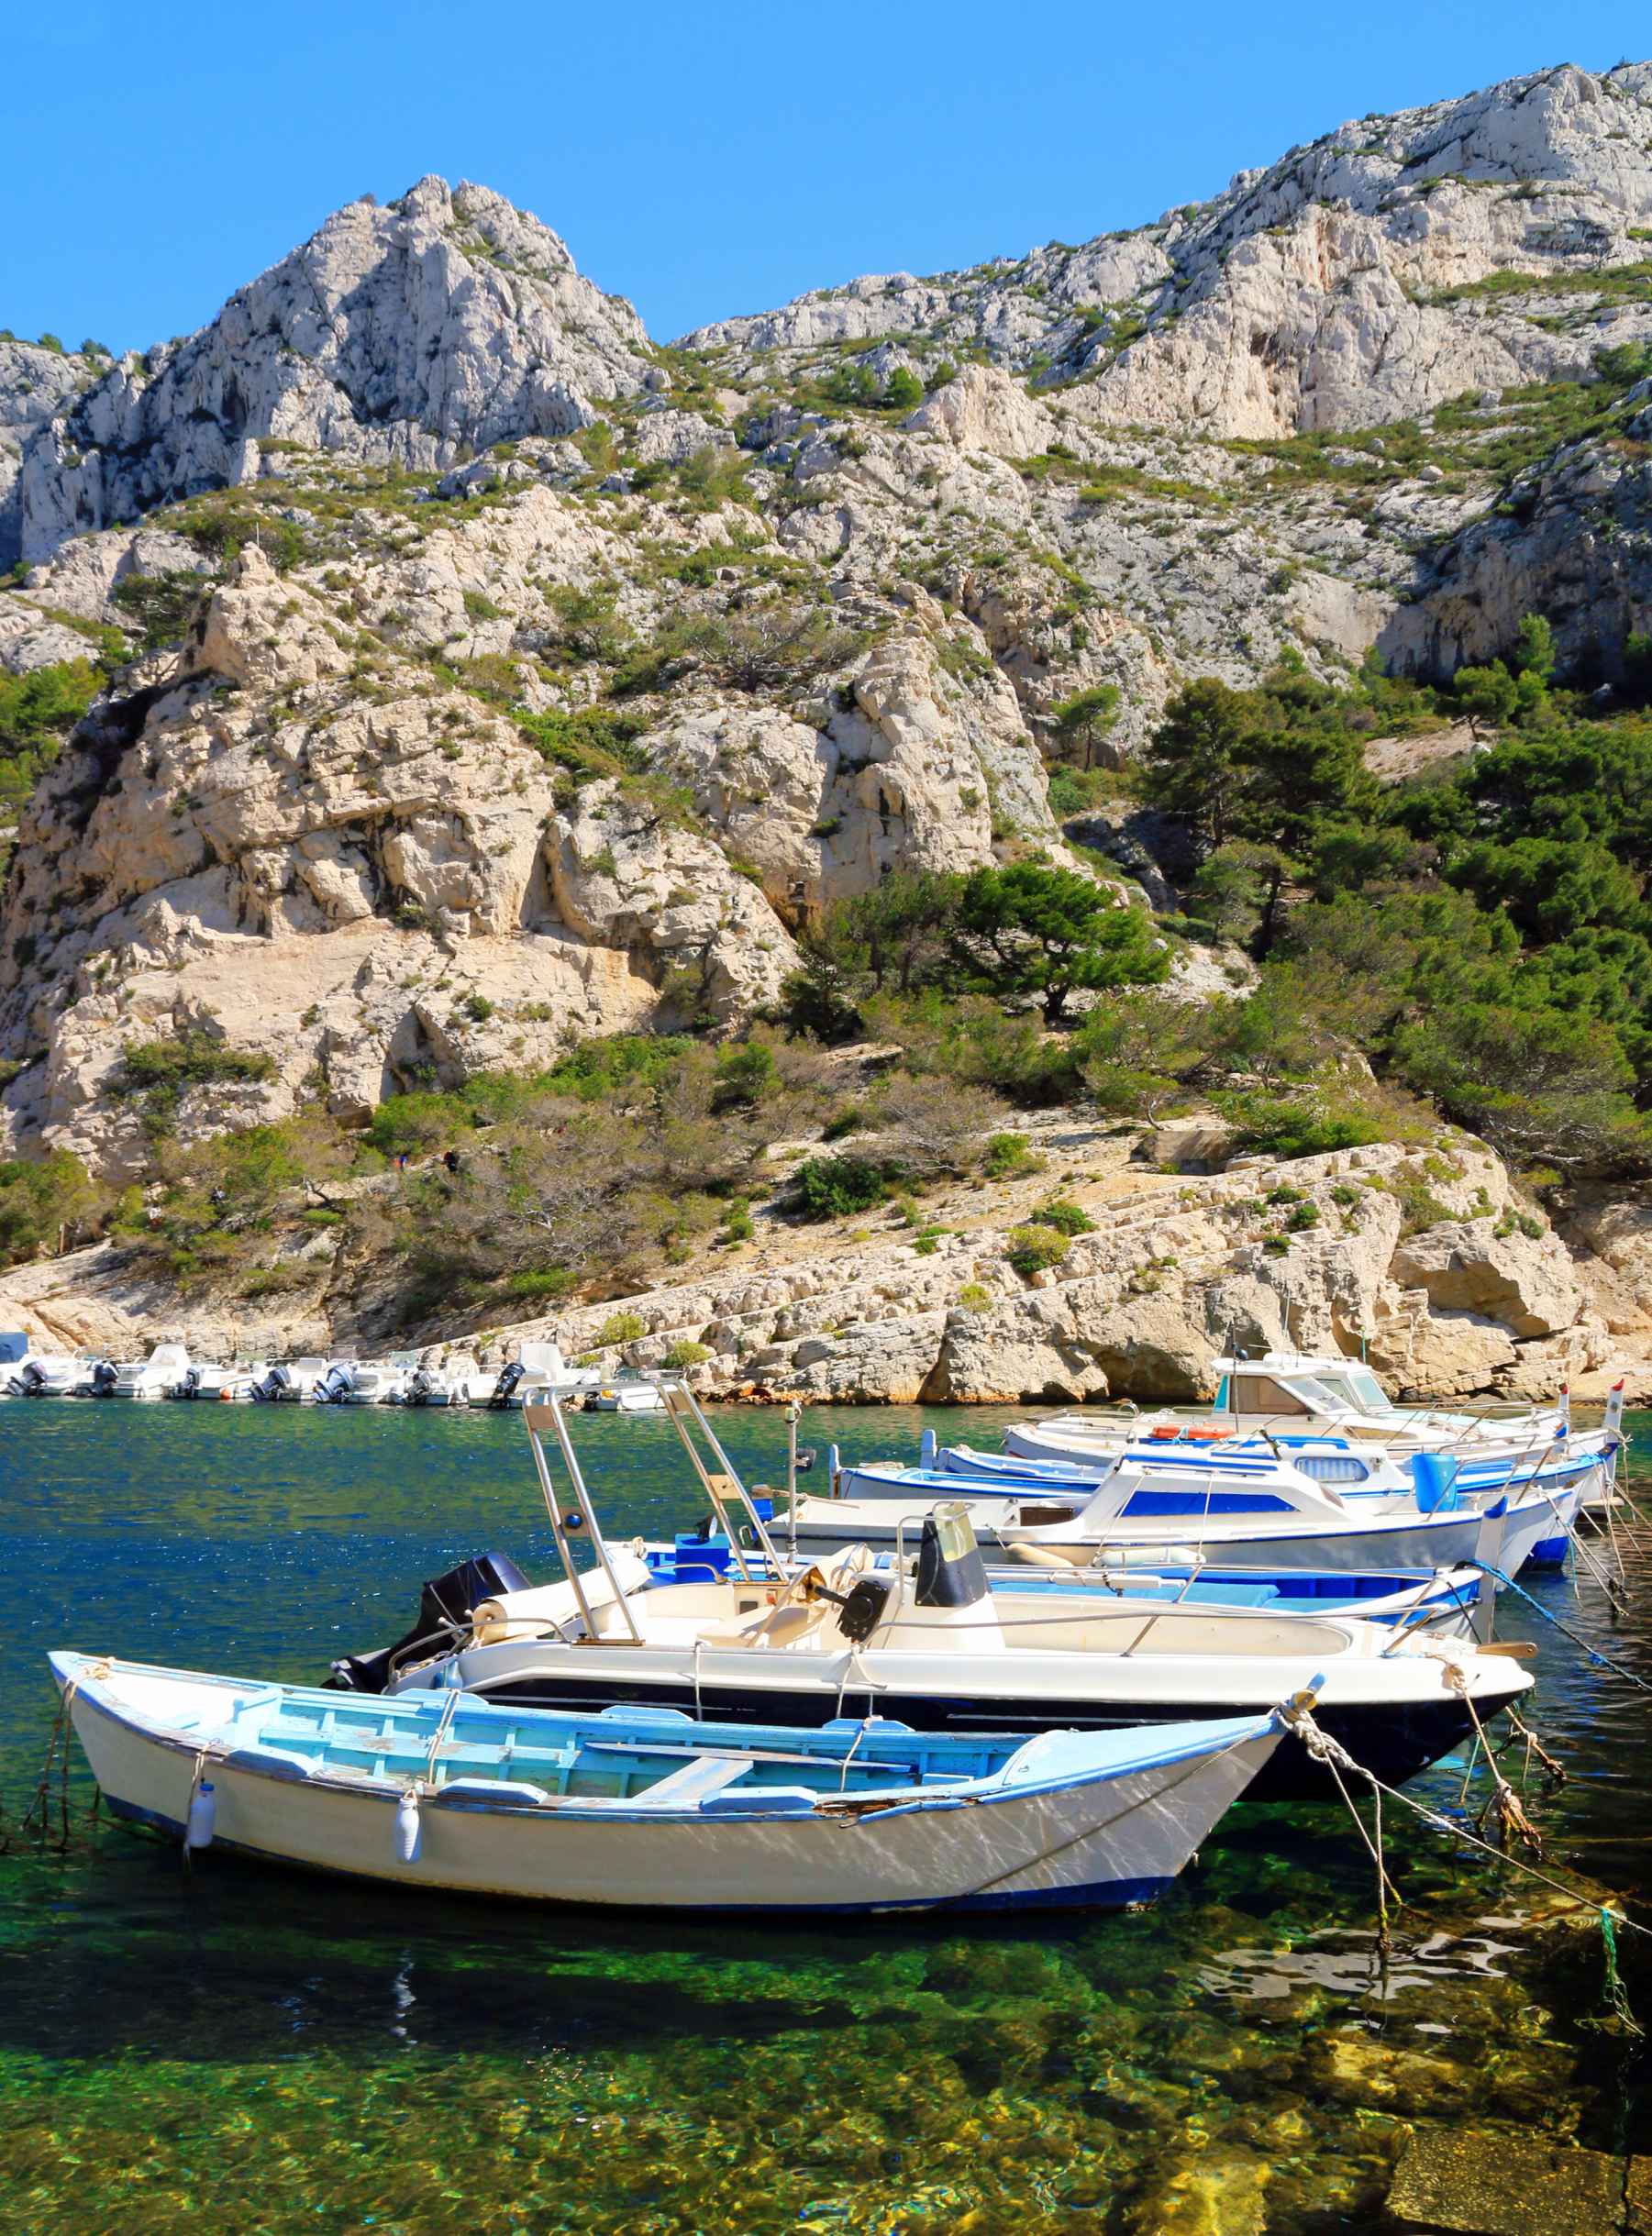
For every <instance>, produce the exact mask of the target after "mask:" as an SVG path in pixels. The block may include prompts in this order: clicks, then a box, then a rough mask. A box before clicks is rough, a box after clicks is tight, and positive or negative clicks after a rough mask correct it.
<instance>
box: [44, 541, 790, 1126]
mask: <svg viewBox="0 0 1652 2236" xmlns="http://www.w3.org/2000/svg"><path fill="white" fill-rule="evenodd" d="M340 634H341V633H340V632H338V631H337V629H336V627H335V625H332V624H331V623H330V621H329V619H328V616H327V609H326V607H325V606H324V605H322V604H321V603H318V602H317V601H316V599H315V598H314V597H313V596H312V595H311V594H310V593H308V592H305V591H304V590H303V589H302V588H300V587H299V586H298V585H296V584H295V583H294V582H293V581H290V580H288V581H283V580H281V579H280V578H278V577H277V576H276V575H275V574H274V573H273V572H272V569H271V567H270V564H269V562H268V560H267V559H264V558H263V557H262V555H261V553H260V552H258V551H257V550H256V549H251V550H249V551H248V552H247V553H246V554H245V555H244V556H243V558H242V559H241V562H240V565H239V567H238V571H237V574H236V576H235V578H234V580H233V581H230V582H228V583H227V584H226V585H224V586H223V587H222V588H220V589H219V590H218V591H217V592H216V593H215V595H214V596H213V598H212V601H211V603H210V604H209V606H208V608H207V611H206V613H205V616H204V619H203V624H202V626H201V629H200V632H199V635H198V638H197V640H195V641H193V642H192V643H191V645H190V646H189V647H188V648H186V650H185V652H184V655H183V658H182V659H181V660H179V661H178V662H176V663H175V665H174V667H173V669H172V671H171V672H170V673H168V674H165V675H163V677H162V678H161V681H158V682H156V683H154V684H152V685H150V687H149V688H147V689H146V690H144V691H142V692H138V693H137V694H136V695H135V696H133V697H132V698H129V699H128V700H125V701H121V702H116V703H112V704H111V705H109V706H107V707H106V708H105V710H104V712H103V714H101V716H99V717H97V718H95V719H94V723H93V724H92V725H89V726H88V727H87V728H86V729H84V730H83V732H82V733H81V734H80V736H78V737H77V739H76V740H75V742H74V743H73V744H72V747H70V748H69V749H68V750H67V751H66V752H65V754H64V756H63V757H62V758H61V760H60V761H59V762H58V764H57V766H56V768H55V769H53V770H52V772H51V774H50V777H49V778H48V780H46V782H45V784H44V785H43V787H42V789H41V791H39V793H38V794H37V796H36V799H35V801H34V802H33V803H32V805H31V807H30V810H29V812H28V815H27V816H26V817H25V819H24V823H23V825H22V829H21V834H20V841H19V847H18V857H17V874H16V875H15V876H14V878H13V880H12V881H11V884H10V886H9V888H8V891H7V906H6V916H5V923H4V931H3V933H0V937H3V938H4V942H5V949H4V953H5V960H4V963H3V964H0V1037H3V1039H4V1044H5V1046H6V1047H7V1049H8V1050H11V1051H15V1052H16V1054H17V1056H19V1057H23V1056H34V1055H36V1053H37V1052H38V1051H40V1050H42V1049H43V1050H45V1051H46V1053H45V1055H44V1057H41V1058H40V1059H39V1060H38V1061H34V1062H31V1063H30V1064H29V1065H28V1068H26V1069H25V1070H24V1071H23V1072H22V1073H21V1074H20V1076H19V1077H18V1078H17V1079H16V1080H15V1081H14V1082H13V1084H12V1086H11V1087H10V1089H9V1090H8V1091H7V1095H6V1104H5V1108H6V1112H7V1121H6V1122H7V1124H8V1125H9V1127H10V1129H11V1134H12V1135H13V1137H14V1138H19V1139H24V1140H34V1141H39V1142H43V1143H46V1144H62V1145H66V1146H72V1147H74V1148H76V1149H77V1150H79V1151H80V1152H81V1153H82V1154H83V1155H85V1156H86V1157H89V1158H90V1159H91V1161H92V1162H93V1163H94V1164H96V1165H98V1166H100V1167H101V1168H105V1169H108V1170H120V1171H125V1170H129V1169H133V1168H135V1167H136V1164H137V1162H138V1159H139V1151H140V1147H141V1133H140V1126H139V1118H140V1114H141V1113H140V1112H139V1111H138V1110H136V1109H135V1108H134V1106H133V1105H132V1104H131V1103H130V1102H129V1101H123V1100H122V1099H121V1098H120V1097H119V1096H118V1094H116V1093H112V1092H111V1090H112V1088H113V1087H114V1086H115V1084H116V1080H117V1076H118V1072H119V1068H120V1063H121V1057H122V1052H123V1050H124V1048H125V1047H126V1046H127V1045H128V1043H130V1042H132V1041H136V1040H146V1039H155V1038H161V1037H165V1036H167V1035H170V1034H173V1033H180V1032H185V1031H197V1032H205V1033H207V1034H209V1035H212V1036H214V1037H216V1038H219V1039H221V1040H223V1041H225V1042H227V1043H228V1044H229V1045H230V1046H234V1047H237V1048H241V1049H246V1050H250V1051H254V1052H259V1053H263V1054H267V1055H269V1056H270V1057H272V1059H273V1062H274V1065H275V1076H274V1078H273V1079H272V1080H271V1081H270V1082H269V1083H268V1084H267V1085H266V1086H264V1087H261V1088H258V1089H256V1090H253V1091H252V1093H251V1095H250V1097H249V1110H248V1111H247V1112H241V1113H240V1114H241V1117H242V1120H243V1122H245V1120H246V1118H247V1117H248V1116H249V1115H258V1114H262V1115H264V1116H279V1115H284V1114H285V1113H286V1112H290V1111H291V1110H292V1109H293V1108H294V1104H295V1101H296V1100H297V1098H298V1096H299V1094H300V1092H301V1090H302V1091H314V1090H315V1089H316V1086H317V1085H319V1087H320V1089H321V1090H322V1091H323V1092H324V1093H325V1095H326V1096H327V1100H328V1101H330V1102H331V1103H332V1104H333V1106H334V1107H335V1108H338V1109H340V1110H346V1111H352V1110H359V1109H360V1108H363V1107H371V1104H372V1103H374V1102H376V1101H378V1100H379V1099H380V1097H381V1096H382V1095H383V1094H384V1093H387V1092H390V1091H394V1089H395V1087H396V1086H397V1085H398V1083H408V1082H411V1081H412V1080H414V1079H416V1078H417V1077H419V1076H421V1075H423V1074H425V1073H428V1072H432V1071H433V1072H434V1073H435V1074H436V1075H437V1076H438V1077H446V1078H449V1079H458V1078H460V1077H462V1076H463V1075H464V1074H465V1073H466V1072H467V1071H469V1070H472V1069H476V1068H484V1067H486V1066H489V1065H504V1066H515V1067H516V1068H527V1067H530V1066H532V1065H535V1064H544V1063H549V1062H550V1061H552V1060H554V1057H555V1056H556V1055H557V1054H558V1053H559V1052H560V1049H561V1048H562V1047H563V1046H565V1045H566V1044H567V1043H568V1041H570V1040H571V1039H572V1038H576V1037H582V1036H586V1035H592V1034H596V1033H603V1032H615V1031H622V1030H629V1029H635V1028H638V1027H641V1026H643V1025H645V1024H648V1023H649V1022H650V1021H651V1020H652V1019H654V1018H655V1017H656V1015H657V1014H660V1015H662V1016H665V1017H668V1018H669V1016H670V1014H671V1002H672V999H673V987H674V986H678V984H679V981H680V980H681V979H682V974H684V973H685V972H686V973H687V974H688V976H689V977H690V978H691V979H692V980H693V990H692V991H693V995H694V998H695V999H697V1000H703V1001H704V1002H709V1004H710V1007H711V1010H712V1013H714V1014H715V1016H717V1017H733V1016H736V1015H738V1014H742V1013H745V1012H746V1011H747V1010H748V1009H749V1008H751V1007H753V1006H755V1005H757V1004H759V1003H761V1002H768V1001H771V1000H772V999H773V998H774V996H775V994H776V993H777V991H778V989H779V984H780V980H781V979H782V977H783V976H784V974H785V972H786V971H787V970H788V969H791V968H792V967H793V964H794V962H795V959H796V958H795V951H794V949H793V946H792V943H791V940H790V937H789V935H787V933H786V931H785V929H784V927H783V926H782V924H781V923H780V921H779V919H778V918H777V917H776V916H775V914H774V913H773V911H772V910H771V907H770V906H769V904H768V902H766V901H765V900H764V898H763V896H762V894H761V893H760V892H759V891H758V889H757V888H756V887H755V886H754V885H753V884H752V883H751V882H750V881H749V880H748V879H747V878H744V877H742V876H741V875H739V874H738V873H737V871H736V870H735V869H733V868H732V866H731V865H730V863H729V862H728V860H727V858H726V856H725V855H724V854H723V853H722V852H721V850H720V849H719V848H718V847H715V845H713V844H712V843H711V842H710V841H709V840H707V839H705V838H702V837H700V836H696V835H695V834H694V833H693V832H692V831H689V830H685V829H682V828H680V827H677V826H676V825H672V824H671V822H670V821H669V819H663V818H662V817H661V816H660V814H659V812H658V810H657V808H656V807H654V806H653V804H652V803H650V801H649V798H648V797H647V796H646V794H644V795H640V796H638V798H635V799H633V798H628V797H626V794H625V788H623V787H618V786H615V784H613V783H612V782H610V783H607V784H604V783H594V784H589V785H587V786H586V787H585V788H584V789H583V790H582V791H579V792H578V793H577V794H576V796H575V798H574V799H573V801H572V802H571V803H570V805H569V806H568V807H567V809H566V810H559V809H558V808H557V806H556V804H555V799H554V785H553V780H552V772H551V770H550V769H548V768H547V766H546V764H545V763H544V761H543V760H542V759H541V758H540V757H539V756H538V754H537V753H536V752H534V751H533V750H532V748H531V747H528V746H527V745H526V744H524V743H523V742H522V741H521V739H520V738H519V737H518V736H516V732H515V731H514V730H513V729H512V728H511V727H510V726H509V725H506V724H504V723H503V722H501V721H499V720H498V719H497V718H496V717H492V716H489V717H487V718H486V719H485V721H482V722H479V721H478V719H477V717H478V715H479V714H481V713H482V710H481V709H479V708H478V706H477V703H475V702H474V701H471V700H467V699H465V698H464V697H463V696H462V695H461V694H459V693H456V692H442V691H438V690H433V689H432V687H431V685H430V684H429V682H428V681H427V679H425V678H423V677H422V676H421V675H420V674H419V673H418V672H417V671H416V670H407V669H402V668H399V667H398V666H397V665H396V664H395V663H394V662H387V663H385V664H384V666H383V669H382V670H381V676H382V680H381V681H380V682H379V684H378V686H377V689H376V691H375V693H374V695H372V696H371V697H365V698H364V697H363V696H361V695H360V692H358V691H357V690H356V689H354V688H353V687H352V684H351V681H350V679H349V675H348V674H347V672H346V670H347V669H348V667H349V659H350V658H351V657H352V656H351V654H350V653H349V651H348V650H347V649H346V648H341V646H340V644H339V642H338V636H339V635H340ZM347 644H348V640H347ZM275 709H279V710H280V711H279V712H275V711H272V710H275ZM66 892H72V893H73V894H74V895H75V896H76V897H77V898H76V905H75V907H74V909H73V910H72V913H67V914H66V913H65V912H64V911H63V909H62V907H61V898H62V896H63V895H64V894H65V893H66ZM20 958H21V959H20ZM679 998H681V994H680V997H679Z"/></svg>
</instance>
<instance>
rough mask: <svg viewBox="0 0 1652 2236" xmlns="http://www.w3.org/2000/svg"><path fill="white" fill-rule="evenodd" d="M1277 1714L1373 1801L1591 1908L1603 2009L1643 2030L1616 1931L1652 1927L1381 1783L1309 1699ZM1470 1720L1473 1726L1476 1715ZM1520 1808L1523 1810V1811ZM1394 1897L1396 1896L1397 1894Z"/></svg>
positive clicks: (1651, 1930)
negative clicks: (1621, 1965)
mask: <svg viewBox="0 0 1652 2236" xmlns="http://www.w3.org/2000/svg"><path fill="white" fill-rule="evenodd" d="M1470 1705H1472V1704H1470ZM1280 1713H1281V1716H1282V1717H1283V1719H1284V1721H1285V1722H1286V1724H1287V1725H1288V1726H1289V1727H1290V1729H1291V1730H1292V1732H1294V1733H1295V1735H1296V1737H1297V1738H1298V1739H1299V1740H1300V1741H1301V1743H1302V1744H1303V1748H1304V1749H1305V1751H1306V1752H1307V1754H1309V1755H1310V1756H1312V1758H1313V1759H1314V1761H1315V1762H1318V1763H1323V1764H1324V1765H1325V1766H1326V1767H1327V1768H1328V1769H1329V1770H1331V1771H1332V1772H1333V1774H1334V1775H1335V1774H1337V1773H1340V1772H1341V1771H1343V1770H1347V1771H1348V1772H1350V1773H1352V1775H1353V1776H1355V1777H1360V1778H1363V1779H1364V1780H1365V1782H1366V1784H1367V1785H1368V1786H1369V1788H1370V1789H1371V1795H1372V1799H1373V1801H1376V1800H1379V1799H1382V1798H1386V1799H1389V1800H1391V1801H1403V1803H1404V1804H1405V1806H1406V1808H1407V1809H1409V1810H1412V1811H1413V1812H1414V1814H1415V1815H1416V1816H1418V1817H1420V1818H1421V1819H1422V1821H1423V1822H1424V1823H1425V1825H1427V1826H1428V1828H1429V1830H1430V1831H1431V1832H1443V1833H1444V1834H1445V1835H1446V1837H1447V1840H1451V1841H1459V1842H1466V1843H1467V1844H1468V1845H1469V1847H1471V1848H1479V1849H1480V1851H1481V1853H1482V1854H1486V1855H1491V1856H1494V1857H1495V1858H1496V1860H1497V1861H1498V1862H1499V1863H1502V1864H1506V1865H1511V1866H1512V1867H1513V1869H1514V1870H1516V1871H1519V1872H1522V1873H1524V1876H1526V1877H1527V1878H1529V1879H1536V1882H1537V1884H1538V1885H1539V1886H1540V1887H1547V1888H1548V1889H1549V1890H1550V1892H1551V1893H1554V1894H1558V1895H1564V1896H1565V1897H1566V1898H1567V1899H1568V1900H1569V1902H1572V1903H1574V1904H1575V1905H1576V1906H1577V1907H1578V1908H1579V1909H1592V1910H1593V1911H1594V1912H1595V1913H1596V1915H1597V1917H1598V1918H1599V1920H1600V1921H1601V1939H1602V1945H1603V1949H1604V1955H1605V1967H1606V1978H1605V1998H1606V2002H1607V2005H1608V2008H1609V2009H1611V2010H1612V2012H1613V2015H1614V2016H1615V2017H1616V2018H1617V2019H1618V2020H1620V2021H1621V2023H1622V2024H1623V2026H1624V2029H1625V2031H1629V2032H1632V2033H1634V2034H1635V2035H1637V2036H1638V2035H1639V2034H1641V2033H1642V2032H1643V2031H1644V2030H1643V2029H1642V2028H1641V2026H1640V2025H1639V2023H1638V2022H1637V2021H1636V2020H1635V2015H1634V2013H1633V2012H1632V2011H1631V2009H1630V2008H1629V1998H1628V1996H1627V1993H1626V1991H1625V1990H1624V1983H1623V1977H1622V1975H1621V1974H1620V1973H1619V1971H1618V1965H1617V1937H1618V1934H1619V1933H1620V1932H1630V1933H1640V1934H1644V1935H1645V1936H1646V1939H1648V1940H1652V1926H1645V1925H1641V1924H1639V1923H1637V1921H1635V1919H1633V1918H1626V1917H1624V1913H1623V1912H1622V1911H1621V1910H1615V1909H1613V1908H1612V1907H1611V1905H1610V1904H1609V1903H1603V1902H1602V1901H1601V1900H1600V1899H1599V1898H1598V1897H1596V1896H1594V1895H1589V1894H1581V1893H1580V1892H1579V1890H1578V1889H1577V1888H1576V1887H1569V1886H1567V1884H1566V1882H1565V1881H1564V1880H1563V1879H1558V1878H1555V1877H1554V1876H1552V1875H1551V1874H1550V1873H1548V1872H1547V1871H1539V1870H1537V1869H1536V1866H1535V1865H1531V1864H1528V1863H1527V1862H1525V1861H1524V1858H1523V1857H1521V1856H1518V1855H1512V1854H1509V1852H1508V1850H1507V1849H1506V1848H1501V1847H1496V1846H1494V1845H1493V1844H1492V1843H1491V1842H1490V1841H1489V1840H1486V1839H1484V1838H1483V1837H1481V1835H1480V1832H1479V1830H1478V1824H1477V1829H1476V1831H1474V1832H1469V1830H1468V1829H1467V1827H1466V1826H1464V1825H1461V1824H1454V1823H1453V1822H1452V1821H1451V1819H1450V1818H1449V1817H1446V1816H1442V1815H1441V1813H1440V1811H1439V1810H1435V1809H1430V1808H1429V1807H1428V1805H1427V1803H1426V1802H1424V1801H1418V1800H1416V1799H1414V1798H1413V1797H1412V1796H1411V1795H1410V1794H1408V1793H1401V1792H1399V1791H1398V1790H1397V1789H1396V1788H1394V1787H1392V1786H1387V1785H1384V1783H1383V1782H1382V1780H1381V1779H1380V1777H1378V1776H1377V1774H1376V1772H1375V1771H1373V1770H1368V1769H1367V1768H1366V1766H1365V1765H1364V1764H1363V1763H1361V1762H1357V1761H1356V1760H1355V1758H1354V1756H1353V1755H1351V1754H1349V1753H1348V1751H1347V1748H1346V1747H1345V1746H1343V1745H1342V1744H1341V1743H1339V1742H1338V1741H1336V1740H1335V1739H1333V1738H1332V1736H1331V1734H1330V1733H1329V1732H1326V1731H1325V1730H1323V1729H1322V1728H1321V1726H1320V1725H1319V1724H1318V1723H1317V1722H1316V1721H1314V1713H1313V1710H1312V1706H1311V1704H1310V1703H1309V1702H1308V1701H1307V1700H1305V1699H1304V1698H1303V1695H1301V1694H1300V1693H1299V1694H1298V1695H1297V1696H1296V1698H1295V1699H1292V1700H1290V1701H1287V1703H1286V1704H1285V1706H1284V1707H1283V1708H1282V1709H1281V1710H1280ZM1475 1721H1476V1726H1477V1728H1478V1726H1479V1719H1478V1717H1477V1718H1476V1720H1475ZM1487 1754H1488V1759H1490V1749H1488V1750H1487ZM1336 1783H1337V1787H1338V1788H1339V1789H1340V1790H1341V1791H1342V1794H1343V1798H1344V1799H1345V1800H1346V1801H1347V1804H1348V1810H1349V1813H1350V1814H1351V1815H1352V1816H1353V1819H1354V1821H1355V1823H1356V1824H1357V1825H1358V1828H1359V1831H1360V1833H1361V1836H1362V1837H1363V1838H1364V1839H1365V1843H1366V1846H1367V1848H1368V1849H1369V1848H1370V1847H1371V1841H1370V1838H1369V1834H1367V1833H1366V1831H1365V1826H1364V1824H1363V1822H1362V1821H1360V1818H1359V1815H1358V1810H1356V1809H1355V1808H1354V1804H1353V1799H1352V1797H1351V1796H1350V1795H1349V1794H1348V1793H1347V1788H1345V1787H1344V1786H1343V1783H1342V1779H1341V1777H1340V1776H1337V1777H1336ZM1522 1813H1523V1814H1524V1812H1522ZM1481 1814H1482V1816H1483V1814H1484V1812H1483V1811H1482V1812H1481ZM1381 1867H1382V1866H1381V1864H1380V1860H1379V1865H1378V1868H1379V1870H1380V1869H1381ZM1395 1899H1396V1901H1397V1900H1398V1895H1397V1893H1396V1897H1395ZM1379 1917H1380V1920H1381V1935H1380V1944H1379V1945H1380V1946H1381V1947H1382V1948H1384V1949H1386V1947H1387V1920H1386V1918H1385V1917H1383V1916H1382V1911H1381V1902H1380V1898H1379Z"/></svg>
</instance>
